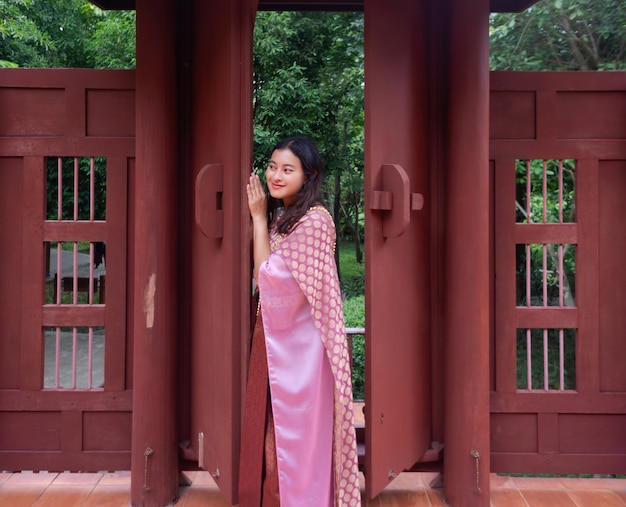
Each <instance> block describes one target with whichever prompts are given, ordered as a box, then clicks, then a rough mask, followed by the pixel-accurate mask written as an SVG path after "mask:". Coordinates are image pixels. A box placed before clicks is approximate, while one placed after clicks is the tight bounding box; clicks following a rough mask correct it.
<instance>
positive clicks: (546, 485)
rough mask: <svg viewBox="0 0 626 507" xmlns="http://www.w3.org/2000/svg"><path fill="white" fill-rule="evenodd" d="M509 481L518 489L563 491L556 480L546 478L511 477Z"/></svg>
mask: <svg viewBox="0 0 626 507" xmlns="http://www.w3.org/2000/svg"><path fill="white" fill-rule="evenodd" d="M511 480H512V481H513V483H514V484H515V485H516V486H517V487H518V488H519V489H548V490H552V489H561V490H562V489H564V488H563V484H562V483H561V482H560V481H559V480H558V479H556V480H555V479H549V478H547V477H511Z"/></svg>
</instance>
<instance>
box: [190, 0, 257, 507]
mask: <svg viewBox="0 0 626 507" xmlns="http://www.w3.org/2000/svg"><path fill="white" fill-rule="evenodd" d="M255 10H256V2H255V1H253V0H236V1H231V2H206V1H203V0H196V1H195V2H193V15H192V19H191V26H190V32H191V33H193V34H194V40H195V43H194V48H193V54H192V66H193V69H194V71H193V81H192V83H191V104H192V105H193V107H192V109H190V113H191V118H190V125H189V128H190V138H191V139H192V140H193V143H192V146H191V158H190V170H189V173H188V174H186V175H185V178H186V181H187V184H188V185H189V189H190V190H191V192H192V193H191V196H193V195H194V194H195V189H194V186H193V185H194V184H195V182H196V177H197V175H198V173H199V172H200V170H201V169H202V168H203V167H204V166H206V165H207V164H220V165H222V166H223V182H222V183H223V194H222V214H223V234H222V237H221V238H218V237H207V236H205V234H203V232H202V230H201V228H200V227H198V226H197V225H196V224H195V213H194V211H195V209H196V208H197V207H198V206H202V205H203V203H195V202H194V201H193V197H192V198H191V199H190V200H189V203H188V206H189V208H187V210H186V214H187V220H188V222H187V224H186V226H187V227H189V232H188V234H189V235H190V251H189V252H187V254H186V255H187V257H186V258H187V259H188V261H189V263H190V266H191V272H190V274H189V276H190V278H189V280H188V284H189V295H190V299H189V303H190V307H189V308H188V309H187V310H186V311H187V312H188V313H187V314H186V315H188V318H189V322H190V333H191V342H190V349H189V356H188V361H189V365H190V375H191V381H190V390H191V392H190V393H188V396H189V400H190V401H189V403H190V409H191V414H190V421H189V426H190V427H189V428H188V433H187V439H188V440H189V442H190V445H191V449H189V450H188V452H187V455H188V456H193V457H194V458H195V460H197V461H198V462H200V463H199V464H200V466H201V467H202V468H204V469H206V470H208V471H209V472H211V473H212V474H213V475H214V477H215V480H216V483H217V485H218V486H219V488H220V490H221V492H222V493H223V494H224V496H225V497H226V498H227V499H228V501H229V502H231V503H236V502H237V484H238V468H239V467H238V465H239V440H240V426H241V407H242V399H243V398H242V395H243V389H244V386H245V382H244V380H245V376H246V371H247V368H246V361H247V357H248V353H247V347H248V344H249V336H248V333H249V322H250V320H249V318H250V316H249V307H250V303H249V300H250V295H251V280H252V278H251V269H250V260H249V250H248V248H249V244H250V238H251V229H250V218H249V216H250V214H249V211H248V209H247V200H246V199H245V186H244V182H245V181H247V177H248V176H249V173H250V168H251V163H252V152H251V149H252V32H253V24H254V15H255ZM218 48H219V49H218ZM195 195H196V196H197V195H198V194H195ZM211 199H213V200H214V199H215V197H214V196H213V197H212V198H211ZM208 204H210V205H214V203H208ZM218 407H219V408H218ZM201 434H202V435H203V438H202V439H201V438H200V435H201Z"/></svg>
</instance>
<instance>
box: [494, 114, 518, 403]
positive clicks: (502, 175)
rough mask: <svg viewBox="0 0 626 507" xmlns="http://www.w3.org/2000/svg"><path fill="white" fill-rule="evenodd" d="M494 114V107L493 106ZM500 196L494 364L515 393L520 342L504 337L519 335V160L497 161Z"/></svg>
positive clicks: (501, 387) (501, 388) (502, 383)
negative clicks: (513, 224)
mask: <svg viewBox="0 0 626 507" xmlns="http://www.w3.org/2000/svg"><path fill="white" fill-rule="evenodd" d="M492 115H493V109H492ZM493 178H494V187H495V189H497V192H498V199H495V203H494V216H493V217H492V221H493V222H494V233H495V239H494V249H495V251H496V253H497V262H496V264H495V269H494V271H495V284H494V288H495V301H497V303H498V304H495V312H494V313H495V326H494V331H495V333H494V334H495V340H494V349H495V350H494V354H493V358H494V361H495V362H494V363H491V370H492V371H494V374H495V388H496V390H497V391H498V392H515V390H516V389H517V378H516V373H517V372H516V370H515V368H511V365H512V364H516V353H517V351H516V344H515V341H514V340H500V339H499V337H500V336H511V335H514V334H515V319H516V314H515V276H514V273H515V229H514V228H512V227H510V224H511V223H514V222H515V160H513V159H497V160H495V172H494V175H493Z"/></svg>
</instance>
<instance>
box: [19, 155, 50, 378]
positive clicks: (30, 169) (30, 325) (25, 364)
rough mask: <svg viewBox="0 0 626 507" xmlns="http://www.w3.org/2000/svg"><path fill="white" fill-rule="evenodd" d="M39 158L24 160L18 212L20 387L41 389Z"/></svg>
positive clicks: (42, 271)
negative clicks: (21, 203)
mask: <svg viewBox="0 0 626 507" xmlns="http://www.w3.org/2000/svg"><path fill="white" fill-rule="evenodd" d="M44 182H45V171H44V158H43V157H24V187H23V188H24V209H23V210H22V215H23V217H22V220H23V234H22V252H23V258H22V266H23V270H22V336H21V340H22V341H21V354H20V388H21V389H28V390H37V389H41V387H42V386H43V361H44V359H43V352H44V349H43V329H42V325H41V305H42V304H43V293H44V279H45V259H44V243H43V220H44V209H45V183H44Z"/></svg>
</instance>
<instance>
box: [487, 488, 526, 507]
mask: <svg viewBox="0 0 626 507" xmlns="http://www.w3.org/2000/svg"><path fill="white" fill-rule="evenodd" d="M491 506H492V507H528V504H527V503H526V501H525V500H524V498H523V497H522V495H521V493H520V492H519V491H518V490H517V489H512V488H502V489H495V490H493V491H492V492H491Z"/></svg>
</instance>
